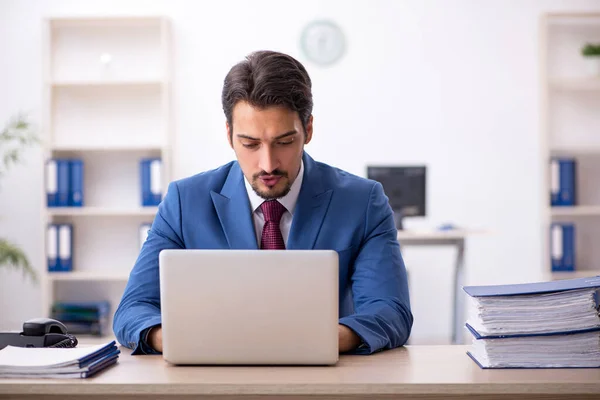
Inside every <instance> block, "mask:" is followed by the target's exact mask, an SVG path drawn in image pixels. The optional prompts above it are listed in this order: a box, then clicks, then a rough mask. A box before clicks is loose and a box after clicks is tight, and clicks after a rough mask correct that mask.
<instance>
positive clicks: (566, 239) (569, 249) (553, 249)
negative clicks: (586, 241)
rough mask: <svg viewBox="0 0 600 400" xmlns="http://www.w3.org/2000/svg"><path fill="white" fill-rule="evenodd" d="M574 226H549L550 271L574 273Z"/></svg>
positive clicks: (555, 224)
mask: <svg viewBox="0 0 600 400" xmlns="http://www.w3.org/2000/svg"><path fill="white" fill-rule="evenodd" d="M575 255H576V253H575V225H574V224H572V223H558V222H557V223H553V224H551V225H550V261H551V265H552V271H554V272H561V271H575V266H576V262H575Z"/></svg>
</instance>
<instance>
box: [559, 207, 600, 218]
mask: <svg viewBox="0 0 600 400" xmlns="http://www.w3.org/2000/svg"><path fill="white" fill-rule="evenodd" d="M550 214H551V215H552V216H553V217H590V216H596V215H598V216H600V206H555V207H551V209H550Z"/></svg>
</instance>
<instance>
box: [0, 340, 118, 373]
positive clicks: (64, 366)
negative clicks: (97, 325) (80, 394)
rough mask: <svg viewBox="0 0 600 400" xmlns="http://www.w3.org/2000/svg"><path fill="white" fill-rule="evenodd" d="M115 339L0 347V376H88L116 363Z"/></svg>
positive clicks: (116, 349)
mask: <svg viewBox="0 0 600 400" xmlns="http://www.w3.org/2000/svg"><path fill="white" fill-rule="evenodd" d="M119 353H120V351H119V349H118V348H117V346H116V344H115V342H114V341H112V342H110V343H108V344H103V345H97V346H90V347H76V348H46V347H43V348H39V347H36V348H32V347H15V346H7V347H5V348H4V349H2V350H0V378H88V377H90V376H92V375H94V374H96V373H98V372H100V371H102V370H104V369H105V368H107V367H109V366H111V365H114V364H116V362H117V359H118V358H119Z"/></svg>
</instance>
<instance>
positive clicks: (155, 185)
mask: <svg viewBox="0 0 600 400" xmlns="http://www.w3.org/2000/svg"><path fill="white" fill-rule="evenodd" d="M150 192H151V193H152V195H153V196H160V194H161V192H162V177H161V161H160V160H154V161H152V162H151V163H150Z"/></svg>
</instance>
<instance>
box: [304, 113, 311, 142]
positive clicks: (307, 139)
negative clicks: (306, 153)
mask: <svg viewBox="0 0 600 400" xmlns="http://www.w3.org/2000/svg"><path fill="white" fill-rule="evenodd" d="M312 134H313V116H312V115H311V116H310V117H308V122H307V124H306V137H305V138H304V144H309V143H310V141H311V139H312Z"/></svg>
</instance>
